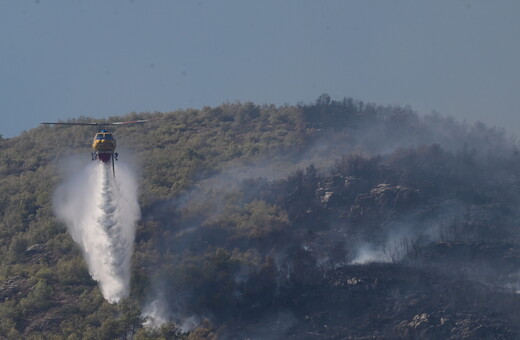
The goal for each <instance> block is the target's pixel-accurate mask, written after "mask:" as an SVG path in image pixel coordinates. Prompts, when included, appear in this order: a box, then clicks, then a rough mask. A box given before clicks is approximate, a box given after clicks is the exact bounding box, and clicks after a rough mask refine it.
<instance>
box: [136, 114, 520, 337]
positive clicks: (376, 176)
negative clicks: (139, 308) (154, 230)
mask: <svg viewBox="0 0 520 340" xmlns="http://www.w3.org/2000/svg"><path fill="white" fill-rule="evenodd" d="M388 110H389V111H388V112H387V111H385V110H382V109H381V112H379V113H378V114H379V115H380V116H381V117H382V118H381V119H379V120H377V121H376V123H377V124H375V123H374V124H372V123H370V124H368V123H367V125H366V126H359V125H358V126H356V128H355V129H344V130H336V131H334V132H333V133H330V134H326V135H325V134H323V135H322V134H320V133H317V134H316V135H315V136H314V137H313V138H314V143H313V144H310V145H307V148H306V149H305V150H303V151H301V152H300V153H298V154H296V153H293V154H291V156H290V157H287V155H284V154H279V155H275V156H274V161H273V162H272V163H269V162H267V161H266V162H264V163H263V162H261V163H260V164H255V163H250V164H249V165H247V164H246V165H243V166H237V167H234V168H232V169H228V171H222V172H221V173H220V174H219V175H217V176H214V177H212V178H210V179H206V180H203V181H200V182H198V183H197V186H196V187H195V188H192V189H191V190H190V191H188V192H187V193H186V194H184V195H182V196H179V197H177V198H174V199H172V200H168V201H164V202H161V203H160V204H162V207H161V206H160V205H157V206H156V207H154V209H151V210H150V211H149V212H145V219H148V220H150V221H157V222H159V224H160V225H161V226H162V228H163V229H164V230H163V231H168V233H166V234H163V235H168V236H167V237H165V238H162V239H157V240H155V241H154V242H156V247H157V249H158V251H159V252H160V253H161V254H162V255H161V256H163V260H164V263H159V264H157V265H156V266H155V268H153V269H152V268H151V269H150V276H151V277H153V279H152V281H153V282H155V281H157V282H163V283H165V284H157V285H154V287H156V288H150V289H149V290H148V293H149V301H150V304H149V305H150V306H152V307H153V304H154V303H153V301H157V300H158V299H159V298H160V301H163V302H166V304H165V306H161V308H156V309H155V311H154V312H145V315H146V316H149V317H151V318H152V319H153V318H155V320H156V321H158V323H161V322H165V321H166V320H168V321H175V322H177V323H178V324H181V323H182V322H183V320H186V319H189V318H193V317H194V316H195V318H194V319H197V318H198V319H200V320H202V319H206V318H210V319H212V320H218V321H217V322H219V321H220V322H222V321H223V320H225V319H226V318H230V319H232V318H233V317H236V316H237V315H238V313H239V311H240V313H242V312H243V313H245V314H246V315H247V314H248V313H251V314H249V315H252V311H254V310H256V311H258V310H262V311H264V312H265V311H269V312H272V311H273V308H274V309H276V308H280V309H279V310H287V308H288V307H287V304H284V303H283V302H282V300H283V298H284V297H287V295H288V294H287V291H288V290H290V289H294V288H295V287H296V286H297V284H298V282H299V283H301V282H307V283H310V282H317V281H312V280H318V279H319V278H320V277H321V278H323V277H324V275H327V273H325V271H328V270H331V269H334V268H337V267H336V265H338V264H339V265H341V266H346V265H347V263H348V262H353V263H365V261H364V260H361V258H360V257H359V256H358V255H357V251H358V250H360V249H363V247H365V248H366V249H368V250H371V251H372V253H373V254H372V255H370V256H368V257H367V258H368V259H369V260H370V261H373V262H393V263H397V264H399V263H404V262H405V261H406V263H407V265H410V264H412V265H413V263H412V262H413V261H410V258H411V257H413V256H415V259H419V258H421V256H423V255H422V254H426V252H425V249H428V247H429V245H431V244H433V245H435V244H436V243H438V242H439V241H443V242H452V241H456V240H457V239H459V238H464V237H465V238H471V240H472V241H473V242H478V241H479V240H485V239H486V235H488V234H489V228H487V230H484V229H486V227H483V228H482V230H477V229H476V228H472V227H474V226H475V225H476V224H478V223H480V224H481V225H483V226H484V225H486V226H488V223H492V224H494V225H496V226H497V230H498V229H500V230H501V233H502V234H501V237H513V236H515V237H518V235H515V234H514V226H513V221H514V220H515V219H516V218H517V217H518V214H517V213H516V211H514V209H513V208H514V206H515V204H517V202H518V201H519V200H518V195H517V194H516V193H515V192H514V191H515V189H514V188H518V176H517V174H518V170H519V162H518V160H517V159H515V157H516V156H515V155H516V153H515V150H516V149H517V146H516V144H515V142H514V141H512V140H511V139H509V138H508V137H507V136H506V135H505V134H504V133H503V132H502V131H501V130H498V129H493V128H491V129H489V128H486V127H483V126H482V125H475V126H473V127H470V126H467V125H465V124H462V123H457V122H454V121H452V120H450V119H448V118H442V117H440V116H437V115H431V116H427V117H418V116H417V115H415V114H414V113H413V112H401V111H400V112H396V111H392V110H390V109H388ZM432 144H434V145H433V146H432ZM352 152H362V154H361V158H362V159H370V158H371V157H377V156H378V155H380V158H377V159H375V160H374V161H373V162H366V164H368V165H369V166H373V170H374V171H373V174H372V175H371V177H370V178H363V176H364V174H365V173H366V172H365V171H364V169H363V168H361V169H358V170H359V171H358V172H356V173H349V172H348V171H350V170H348V167H347V172H346V173H343V174H339V176H340V177H338V178H340V179H341V181H340V184H341V183H343V184H341V185H343V189H342V190H344V191H345V190H347V191H348V190H350V189H345V187H344V183H345V181H346V179H347V178H348V177H352V176H357V177H359V178H360V179H361V180H363V181H366V182H367V183H368V184H367V188H366V189H363V191H360V192H358V193H356V195H350V196H349V195H345V196H342V195H340V191H338V190H337V189H335V188H332V187H331V188H327V187H326V183H328V182H333V180H332V177H334V176H337V175H338V173H337V171H338V170H339V168H338V167H337V166H335V165H336V162H337V161H338V160H339V159H340V157H341V156H342V155H349V154H351V153H352ZM278 164H281V165H282V166H280V167H277V165H278ZM310 164H313V165H314V166H315V169H314V170H315V172H313V171H307V170H306V167H308V165H310ZM299 169H301V170H299ZM380 184H387V185H389V186H390V187H391V188H393V189H395V188H397V187H398V186H400V187H401V188H410V189H413V190H417V191H418V192H419V196H418V197H419V198H420V199H415V198H412V199H410V202H409V203H410V205H408V206H405V207H404V208H399V209H402V210H399V209H397V208H396V207H397V205H396V204H395V202H396V201H395V199H396V198H395V197H394V196H392V200H391V201H390V202H394V203H390V204H387V203H384V202H385V201H384V200H380V199H379V197H378V196H377V195H378V193H377V192H371V191H372V190H373V189H374V188H376V187H377V186H378V185H380ZM320 188H321V189H324V190H322V191H323V192H327V189H330V190H329V191H328V192H330V193H332V194H331V195H329V196H328V197H334V196H333V194H336V197H339V198H338V201H337V202H336V204H335V205H334V204H333V201H327V202H325V200H324V199H323V197H322V196H319V195H318V193H317V192H318V190H319V189H320ZM395 190H397V189H395ZM399 190H401V189H399ZM383 194H384V193H383ZM360 195H361V196H360ZM363 195H365V196H363ZM468 211H469V213H468ZM356 212H359V213H361V214H359V216H358V215H355V214H354V213H356ZM484 212H485V213H484ZM455 224H457V225H458V226H459V227H460V228H459V229H456V228H455V227H453V225H455ZM361 229H362V230H361ZM486 233H488V234H486ZM402 240H405V241H403V242H405V243H403V242H401V241H402ZM406 242H407V243H406ZM410 244H413V246H410ZM416 246H417V247H419V248H420V249H419V250H418V248H415V249H412V248H414V247H416ZM342 248H343V249H342ZM412 250H413V251H414V252H416V253H415V255H414V254H411V251H412ZM419 251H421V252H422V253H421V252H419ZM374 253H375V254H376V255H374ZM412 255H413V256H412ZM326 261H330V262H331V263H330V266H323V263H325V262H326ZM416 263H424V262H421V261H417V262H416ZM442 263H443V262H442V261H440V260H439V261H438V262H437V264H436V265H438V266H439V267H441V268H442V267H443V266H442ZM244 268H246V269H247V270H245V269H244ZM458 268H460V267H458ZM509 270H511V269H509ZM244 273H246V274H245V275H244ZM195 278H197V279H195ZM222 287H227V288H226V289H224V290H223V289H222ZM156 307H157V306H156ZM143 310H145V311H147V310H151V309H150V308H148V307H145V308H144V309H143ZM161 311H162V314H161ZM157 312H158V313H159V315H157ZM154 315H157V316H154ZM265 315H266V314H265ZM261 317H262V316H260V318H261ZM192 320H193V319H192ZM285 330H286V329H284V331H285Z"/></svg>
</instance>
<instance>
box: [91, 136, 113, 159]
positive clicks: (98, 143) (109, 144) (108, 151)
mask: <svg viewBox="0 0 520 340" xmlns="http://www.w3.org/2000/svg"><path fill="white" fill-rule="evenodd" d="M92 149H93V150H94V152H93V153H92V160H95V159H99V160H100V161H102V162H103V163H107V162H109V161H110V159H111V158H112V157H114V158H115V159H117V153H116V152H115V150H116V139H115V138H114V135H113V134H111V133H110V132H107V131H105V130H103V131H101V132H98V133H96V136H95V137H94V141H93V142H92Z"/></svg>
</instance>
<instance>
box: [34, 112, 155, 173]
mask: <svg viewBox="0 0 520 340" xmlns="http://www.w3.org/2000/svg"><path fill="white" fill-rule="evenodd" d="M160 119H161V118H158V119H141V120H131V121H126V122H112V123H62V122H57V123H49V122H45V123H41V124H44V125H86V126H107V125H125V124H140V123H145V122H148V121H152V120H160ZM92 149H93V152H92V154H91V155H92V160H93V161H95V160H96V159H97V160H100V161H101V162H103V163H108V162H112V171H113V173H114V176H115V175H116V170H115V165H114V161H117V157H118V154H117V152H115V151H116V139H115V138H114V135H113V134H112V133H111V132H109V131H107V130H104V129H103V130H101V131H100V132H98V133H96V135H95V136H94V140H93V141H92Z"/></svg>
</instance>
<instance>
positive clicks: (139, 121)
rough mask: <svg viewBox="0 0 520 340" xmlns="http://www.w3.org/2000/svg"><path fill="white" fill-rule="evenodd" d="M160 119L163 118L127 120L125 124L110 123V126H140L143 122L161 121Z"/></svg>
mask: <svg viewBox="0 0 520 340" xmlns="http://www.w3.org/2000/svg"><path fill="white" fill-rule="evenodd" d="M162 119H163V118H154V119H140V120H129V121H126V122H112V123H110V125H124V124H141V123H145V122H151V121H153V120H162Z"/></svg>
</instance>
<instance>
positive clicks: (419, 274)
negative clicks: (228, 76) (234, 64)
mask: <svg viewBox="0 0 520 340" xmlns="http://www.w3.org/2000/svg"><path fill="white" fill-rule="evenodd" d="M148 118H162V120H157V121H152V122H149V123H146V124H142V125H132V126H125V127H115V128H114V129H113V132H114V134H115V136H116V138H117V142H118V152H119V162H122V163H126V164H129V165H130V167H131V168H133V169H135V171H136V172H137V173H138V176H139V185H140V188H139V192H140V195H139V205H140V208H141V213H142V217H141V219H140V221H139V223H138V228H137V235H136V240H135V249H134V256H133V263H132V276H131V292H130V297H129V298H127V299H125V300H124V301H122V302H121V303H119V304H110V303H108V302H106V301H105V300H104V299H103V296H102V294H101V292H100V290H99V287H98V284H97V282H95V281H94V280H93V279H92V278H91V277H90V275H89V272H88V270H87V266H86V264H85V262H84V260H83V257H82V254H81V251H80V250H79V248H78V247H77V245H76V244H75V243H74V242H73V240H72V238H71V236H70V235H69V234H68V232H67V229H66V227H65V225H64V224H63V223H61V222H59V221H58V220H57V218H56V217H55V212H54V211H53V195H54V192H55V190H56V187H57V186H58V185H59V183H61V182H62V181H63V179H64V177H66V176H67V173H68V172H70V169H72V168H73V167H71V164H72V163H74V164H78V162H79V164H82V162H84V163H85V165H86V164H88V163H89V162H90V143H91V140H92V138H93V136H94V134H95V133H96V132H97V131H96V129H95V128H91V127H85V126H55V127H49V126H39V127H37V128H35V129H32V130H30V131H26V132H24V133H22V134H21V135H20V136H18V137H15V138H10V139H0V150H1V152H0V216H1V218H0V253H1V257H0V259H1V260H0V261H1V266H0V338H2V339H3V338H6V339H21V338H24V339H121V338H126V339H215V338H218V339H246V338H250V339H343V338H349V337H351V338H353V339H356V338H375V339H392V338H395V339H406V338H410V339H415V338H422V339H429V338H430V339H439V338H444V339H450V338H451V339H461V338H467V339H482V338H490V339H511V338H519V337H520V326H519V325H520V322H519V321H520V320H519V315H520V314H519V313H518V311H519V306H520V297H519V295H518V294H517V289H518V288H519V284H520V279H519V277H520V243H519V236H520V235H519V228H518V227H519V225H518V220H519V217H520V216H519V214H518V207H519V203H520V200H519V198H520V196H519V195H518V194H519V193H520V155H519V152H518V145H517V143H516V141H515V140H514V139H513V138H511V137H510V136H508V135H507V134H506V132H505V131H504V130H502V129H497V128H494V127H493V128H490V127H486V126H485V125H484V124H482V123H477V124H475V125H471V126H470V125H467V124H464V123H460V122H457V121H454V120H453V119H451V118H446V117H442V116H441V115H438V114H431V115H427V116H419V115H418V114H416V113H415V112H413V111H412V110H411V109H410V108H407V107H397V106H395V107H393V106H392V107H388V106H378V105H376V104H372V103H363V102H361V101H358V100H354V99H351V98H345V99H343V100H339V101H337V100H333V99H331V98H330V97H329V96H328V95H325V94H324V95H322V96H320V97H319V98H318V99H317V100H316V102H314V103H309V104H301V105H297V106H288V105H287V106H274V105H256V104H254V103H226V104H223V105H221V106H218V107H204V108H202V109H200V110H195V109H191V110H182V111H175V112H168V113H139V114H137V113H132V114H129V115H126V116H123V117H110V118H107V121H113V120H137V119H148ZM92 120H93V119H91V118H89V117H79V118H77V119H75V120H73V121H71V122H87V121H89V122H90V121H92Z"/></svg>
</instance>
